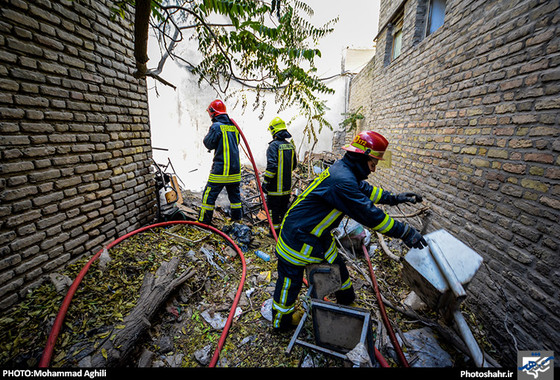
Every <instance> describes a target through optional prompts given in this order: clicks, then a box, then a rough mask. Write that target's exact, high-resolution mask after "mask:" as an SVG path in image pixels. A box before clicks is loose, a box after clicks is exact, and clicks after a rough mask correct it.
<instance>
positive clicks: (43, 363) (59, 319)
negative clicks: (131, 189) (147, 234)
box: [39, 220, 247, 368]
mask: <svg viewBox="0 0 560 380" xmlns="http://www.w3.org/2000/svg"><path fill="white" fill-rule="evenodd" d="M172 224H190V225H195V226H198V227H201V228H204V229H207V230H210V231H212V232H213V233H216V234H218V235H220V236H222V237H223V238H224V239H225V240H227V241H228V242H229V243H230V244H231V245H232V246H233V247H234V249H235V250H236V251H237V253H238V254H239V257H240V258H241V263H242V265H243V270H242V273H241V282H240V283H239V286H238V288H237V293H236V295H235V298H234V300H233V304H232V306H231V309H230V313H229V316H228V319H227V321H226V324H225V327H224V329H223V331H222V335H221V336H220V339H219V341H218V346H217V347H216V349H215V351H214V355H213V357H212V360H211V361H210V367H214V366H215V365H216V362H217V361H218V357H219V356H220V351H221V350H222V347H223V345H224V343H225V340H226V337H227V334H228V331H229V328H230V326H231V323H232V321H233V317H234V315H235V309H236V308H237V304H238V303H239V299H240V298H241V291H242V289H243V286H244V284H245V276H246V274H247V267H246V263H245V256H243V252H242V251H241V249H240V248H239V247H238V246H237V244H235V242H234V241H233V240H232V239H231V238H230V237H229V236H228V235H226V234H225V233H224V232H222V231H220V230H218V229H217V228H214V227H212V226H208V225H206V224H202V223H199V222H194V221H188V220H178V221H169V222H161V223H156V224H152V225H149V226H145V227H142V228H139V229H137V230H134V231H132V232H129V233H127V234H126V235H124V236H121V237H120V238H118V239H116V240H114V241H112V242H111V243H109V244H108V245H107V247H105V248H104V249H110V248H112V247H114V246H116V245H117V244H119V243H120V242H122V241H123V240H126V239H128V238H129V237H131V236H133V235H136V234H138V233H140V232H144V231H146V230H149V229H152V228H155V227H165V226H169V225H172ZM102 252H103V249H101V250H100V251H99V252H97V253H96V254H95V255H94V256H93V257H92V258H91V259H90V260H89V261H88V262H87V263H86V265H84V267H83V268H82V270H81V271H80V273H79V274H78V276H77V277H76V278H75V279H74V282H73V283H72V285H71V286H70V288H69V289H68V292H67V293H66V296H65V298H64V300H63V301H62V305H61V307H60V309H59V311H58V314H57V315H56V318H55V321H54V324H53V327H52V329H51V332H50V334H49V337H48V339H47V343H46V345H45V349H44V350H43V355H42V356H41V360H40V361H39V368H46V367H48V366H49V364H50V361H51V358H52V354H53V351H54V346H55V343H56V339H57V338H58V334H59V333H60V329H61V327H62V323H63V322H64V318H65V317H66V312H67V311H68V307H69V306H70V303H71V302H72V298H73V297H74V294H75V293H76V290H77V289H78V286H79V285H80V283H81V281H82V279H83V278H84V276H85V275H86V273H87V271H88V270H89V268H90V267H91V265H92V263H93V262H94V261H95V260H97V259H98V258H99V256H100V255H101V253H102Z"/></svg>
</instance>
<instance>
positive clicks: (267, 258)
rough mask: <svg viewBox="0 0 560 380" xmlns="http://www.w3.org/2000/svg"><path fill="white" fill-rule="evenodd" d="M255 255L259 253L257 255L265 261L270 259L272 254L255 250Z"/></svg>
mask: <svg viewBox="0 0 560 380" xmlns="http://www.w3.org/2000/svg"><path fill="white" fill-rule="evenodd" d="M255 255H257V257H259V258H261V259H263V260H264V261H270V255H269V254H268V253H266V252H263V251H255Z"/></svg>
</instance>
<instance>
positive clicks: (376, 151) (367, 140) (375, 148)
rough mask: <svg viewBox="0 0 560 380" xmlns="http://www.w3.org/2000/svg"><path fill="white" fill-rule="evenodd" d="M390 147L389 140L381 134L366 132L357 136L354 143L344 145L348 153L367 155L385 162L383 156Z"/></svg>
mask: <svg viewBox="0 0 560 380" xmlns="http://www.w3.org/2000/svg"><path fill="white" fill-rule="evenodd" d="M388 146H389V142H388V141H387V139H385V137H383V136H381V135H380V134H379V133H377V132H374V131H365V132H360V133H359V134H358V135H356V136H355V137H354V139H353V140H352V142H351V143H350V144H346V145H344V146H343V147H342V149H344V150H346V151H348V152H355V153H362V154H367V155H368V156H370V157H373V158H377V159H378V160H383V154H385V151H386V150H387V147H388Z"/></svg>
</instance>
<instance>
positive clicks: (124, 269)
mask: <svg viewBox="0 0 560 380" xmlns="http://www.w3.org/2000/svg"><path fill="white" fill-rule="evenodd" d="M245 191H247V189H245ZM258 201H259V200H258V199H257V200H256V202H258ZM197 202H198V203H199V195H198V194H193V193H188V192H186V193H184V204H185V205H186V206H187V208H186V210H187V214H188V211H191V212H194V213H196V209H197V207H198V205H197ZM245 207H247V205H245ZM259 212H260V214H259ZM215 227H216V228H218V229H219V230H221V231H223V232H225V233H226V234H227V235H228V236H230V237H231V238H232V239H234V241H235V242H236V243H237V245H238V247H239V248H240V249H241V251H242V254H243V257H240V255H239V254H238V253H237V252H236V250H235V249H233V247H231V245H230V244H229V243H228V242H227V241H226V240H225V239H224V238H223V237H221V236H219V235H218V234H215V233H212V232H211V231H208V230H205V229H203V228H199V227H196V226H192V225H186V224H177V225H173V226H166V227H158V228H153V229H150V230H148V231H145V232H142V233H139V234H136V235H133V236H131V237H129V238H128V239H126V240H124V241H122V242H121V243H119V244H118V245H116V246H115V247H113V248H111V249H110V250H108V251H107V252H106V253H107V255H103V256H102V257H104V258H105V259H104V260H101V259H99V260H96V261H95V262H94V263H93V264H92V266H91V268H90V269H89V270H88V272H87V273H86V275H85V276H84V278H83V280H82V283H81V285H80V287H79V289H78V291H77V292H76V294H75V295H74V298H73V301H72V303H71V305H70V307H69V309H68V312H67V315H66V318H65V320H64V324H63V328H62V330H61V332H60V335H59V336H58V339H57V341H56V344H55V348H54V351H53V354H52V359H51V362H50V366H52V367H56V368H63V367H80V366H85V367H87V366H88V364H89V363H91V362H90V361H89V360H90V358H91V355H93V354H94V353H95V352H96V351H99V350H100V347H101V345H102V344H103V342H106V341H107V340H111V339H113V338H114V337H115V335H116V333H118V331H119V330H120V329H123V328H124V326H122V322H123V320H124V318H125V317H126V316H127V315H128V314H129V313H130V312H131V310H133V308H134V306H135V305H136V303H137V301H138V294H139V290H140V287H141V285H142V282H143V279H144V277H145V274H146V273H155V271H156V270H157V269H158V268H159V267H160V265H161V263H162V262H165V261H169V260H171V258H173V257H177V258H179V265H178V268H177V273H176V274H175V275H176V276H180V275H181V274H182V273H184V272H186V271H191V270H192V271H193V273H194V275H193V276H192V277H191V278H189V279H188V280H187V281H186V282H185V283H184V284H182V285H181V286H180V287H178V288H177V289H176V290H175V291H173V292H172V293H171V295H170V296H169V297H168V298H167V299H165V300H162V305H161V307H160V309H159V311H158V313H157V314H156V315H155V316H154V318H153V320H151V321H150V324H149V326H150V327H149V328H147V329H146V331H145V333H144V334H142V336H139V337H138V340H137V341H136V342H134V344H133V346H134V349H133V351H132V352H131V354H130V355H129V356H128V357H126V358H125V360H123V361H122V362H121V363H120V364H119V366H125V367H188V368H191V367H206V366H209V365H211V364H210V363H212V362H213V361H214V363H213V364H212V365H215V366H216V367H261V368H262V367H346V366H349V365H352V363H351V362H349V361H348V360H341V359H339V358H335V357H333V356H330V355H325V354H324V353H322V352H318V351H317V350H313V349H310V348H307V347H302V346H301V345H298V344H296V345H295V346H294V347H293V349H292V350H291V351H290V352H289V353H287V352H286V350H287V347H288V345H289V343H290V340H291V339H292V334H291V333H283V334H279V333H275V332H274V331H273V330H272V328H271V324H270V322H269V320H268V319H267V316H268V318H269V315H268V314H267V310H266V307H264V305H266V304H267V301H268V302H270V299H271V297H272V293H273V290H274V285H275V281H276V257H275V255H274V245H275V241H274V239H273V237H272V236H271V234H270V232H269V228H268V224H267V222H266V220H265V218H263V214H262V210H261V211H259V210H255V212H254V213H253V214H251V215H248V216H247V217H246V220H244V222H243V224H233V223H231V222H230V221H229V219H228V217H227V210H225V209H221V208H220V207H218V212H217V213H216V217H215ZM383 244H385V245H386V248H389V249H390V250H391V251H393V254H394V255H396V256H398V255H402V254H403V248H402V246H401V245H400V242H392V241H391V240H390V239H389V240H386V241H383ZM369 247H370V254H371V261H372V265H373V268H374V271H375V276H376V279H377V282H378V286H379V288H380V290H381V293H382V295H383V298H384V300H385V301H386V304H387V305H388V307H387V308H386V309H387V313H388V318H389V320H390V321H391V324H392V326H393V328H394V330H395V331H396V333H397V335H398V336H399V338H401V339H402V340H403V341H404V343H405V344H404V351H405V353H406V354H407V355H409V360H410V362H411V364H412V363H414V361H415V360H416V359H417V358H416V355H415V353H414V352H412V351H410V352H407V345H406V339H405V338H404V335H403V332H406V331H409V330H413V329H418V328H422V327H426V326H428V327H432V328H433V330H434V331H435V336H436V337H437V338H438V339H439V342H440V345H441V347H442V349H443V350H445V352H447V353H448V354H449V356H450V365H452V366H469V365H470V362H469V358H468V357H467V356H466V355H465V354H464V353H462V352H460V350H458V349H457V347H456V346H454V344H453V343H452V342H450V341H449V340H446V339H445V338H446V336H445V332H446V331H447V330H446V329H445V328H444V329H441V328H438V326H440V325H441V324H440V323H439V322H438V316H437V315H435V314H434V313H433V312H431V311H423V312H418V314H416V313H415V314H410V313H403V312H402V310H404V309H403V302H404V300H405V298H406V297H407V296H408V295H409V294H410V289H408V287H407V286H406V284H405V283H403V281H402V276H401V272H402V265H401V264H400V263H399V262H398V261H396V260H394V259H391V258H390V257H389V256H388V255H387V254H386V253H384V250H383V249H382V242H381V241H378V239H377V237H376V236H375V234H373V235H372V236H371V245H370V246H369ZM257 250H260V251H263V252H265V253H266V254H268V255H269V256H270V260H268V261H265V260H263V259H261V258H259V257H257V255H256V251H257ZM340 252H341V254H343V255H345V257H346V258H347V262H348V268H349V271H350V274H351V278H352V281H353V284H354V288H355V290H356V294H357V301H356V303H357V305H358V306H359V307H360V308H362V309H363V310H365V311H367V312H369V313H370V314H371V317H372V319H373V323H372V324H373V333H372V335H373V338H374V340H375V345H376V347H377V348H378V349H379V351H380V352H381V354H382V355H383V356H384V357H385V359H386V360H387V361H388V363H389V365H390V366H393V367H399V366H401V363H399V361H398V360H397V359H396V356H395V354H394V350H393V349H392V345H391V342H390V340H389V339H388V337H387V329H386V328H385V327H384V326H383V324H382V323H381V322H380V321H381V315H380V311H379V306H378V304H377V300H376V297H375V293H374V290H373V287H372V283H371V278H370V276H369V275H368V264H367V262H366V260H365V257H364V256H363V253H360V252H358V253H356V252H352V251H350V250H348V249H345V248H343V247H342V246H340ZM89 259H90V258H89V257H85V258H82V259H81V260H78V261H76V262H75V263H73V265H70V266H69V267H68V268H67V270H66V271H65V272H64V273H60V274H59V275H60V276H59V277H60V278H62V279H63V282H62V283H63V284H64V283H65V284H66V286H62V287H61V289H57V288H56V287H55V282H53V281H45V283H44V284H42V285H41V286H39V287H37V288H35V289H33V290H30V291H29V292H28V295H27V298H26V300H25V301H24V302H22V303H21V304H19V305H16V306H15V307H14V308H13V309H12V310H10V311H9V312H8V313H5V314H4V316H3V317H2V318H0V365H2V366H3V367H18V368H21V367H29V368H32V367H36V366H37V364H38V363H39V360H40V358H41V355H42V354H43V350H44V348H45V342H46V341H47V337H48V335H49V333H50V331H51V327H52V324H53V322H54V319H55V317H56V314H57V312H58V310H59V308H60V305H61V303H62V299H63V297H64V295H65V293H66V289H67V288H68V284H69V283H70V282H71V281H72V280H73V279H74V278H75V277H76V276H77V274H78V273H79V271H80V270H81V269H82V268H83V266H84V265H85V263H86V262H87V261H88V260H89ZM107 260H108V261H107ZM243 261H244V262H245V277H244V278H243V272H244V270H243V265H242V264H243ZM242 282H243V286H242V288H241V290H240V292H239V303H238V305H237V307H236V309H235V317H234V318H233V320H232V323H231V327H230V328H229V331H228V333H227V335H223V327H224V324H225V321H227V318H228V316H229V314H230V312H231V311H232V305H233V302H234V299H235V298H236V295H237V294H238V291H239V289H240V286H241V283H242ZM59 283H60V282H59ZM305 293H306V291H305V289H304V290H302V292H301V294H300V296H301V297H300V304H303V302H305ZM327 298H328V297H327ZM464 313H466V316H467V318H468V320H469V322H470V323H471V327H472V329H473V332H474V334H475V336H476V337H477V339H478V340H479V344H481V345H482V347H483V348H484V349H485V350H486V351H487V352H489V353H490V354H495V352H492V348H491V347H490V346H489V345H488V344H487V342H486V340H485V338H484V332H483V331H482V329H480V328H479V326H478V324H477V323H476V318H475V317H474V316H473V315H472V314H468V310H467V309H465V310H464ZM299 338H300V339H303V340H304V341H309V342H311V343H313V329H312V326H311V322H309V323H308V324H306V326H305V327H304V329H303V330H302V332H301V334H300V336H299ZM220 344H221V345H222V346H223V347H222V348H221V350H217V347H218V346H219V345H220ZM102 355H103V356H104V357H105V355H106V353H105V352H102ZM374 365H375V363H374Z"/></svg>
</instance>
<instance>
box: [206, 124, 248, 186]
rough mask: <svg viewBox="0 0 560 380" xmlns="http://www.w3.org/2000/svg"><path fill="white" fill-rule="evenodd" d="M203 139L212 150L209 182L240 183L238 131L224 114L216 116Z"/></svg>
mask: <svg viewBox="0 0 560 380" xmlns="http://www.w3.org/2000/svg"><path fill="white" fill-rule="evenodd" d="M212 122H213V123H212V125H211V126H210V129H209V130H208V133H207V134H206V136H205V137H204V140H203V143H204V146H205V147H206V148H208V150H214V159H213V163H212V170H211V171H210V177H209V179H208V181H209V182H214V183H234V182H240V181H241V168H240V163H239V131H238V129H237V128H236V127H235V125H234V124H233V122H232V121H231V120H230V118H229V116H228V115H226V114H223V115H217V116H215V117H214V118H213V119H212Z"/></svg>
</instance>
